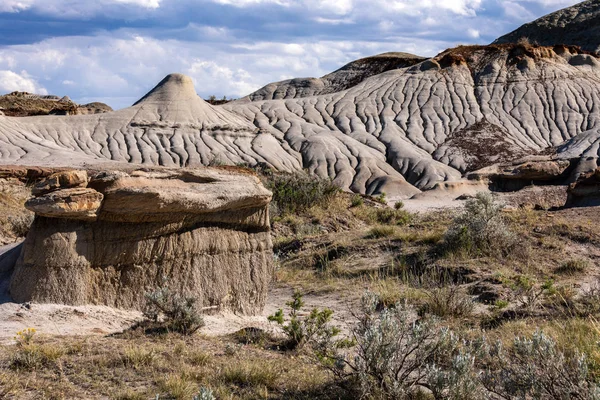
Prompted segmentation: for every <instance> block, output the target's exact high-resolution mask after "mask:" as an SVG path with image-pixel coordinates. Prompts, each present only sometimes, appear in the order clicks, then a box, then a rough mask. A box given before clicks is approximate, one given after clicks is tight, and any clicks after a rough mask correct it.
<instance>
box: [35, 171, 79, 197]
mask: <svg viewBox="0 0 600 400" xmlns="http://www.w3.org/2000/svg"><path fill="white" fill-rule="evenodd" d="M87 181H88V175H87V172H86V171H81V170H80V171H60V172H55V173H53V174H52V175H50V176H48V177H47V178H45V179H43V180H41V181H40V182H38V183H36V184H35V185H34V186H33V188H32V190H31V193H32V194H33V195H34V196H39V195H41V194H46V193H50V192H52V191H55V190H58V189H70V188H77V187H86V186H87Z"/></svg>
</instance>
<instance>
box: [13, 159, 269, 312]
mask: <svg viewBox="0 0 600 400" xmlns="http://www.w3.org/2000/svg"><path fill="white" fill-rule="evenodd" d="M90 175H91V177H90V182H89V185H88V187H86V188H71V189H59V190H56V191H53V192H50V193H47V194H43V195H41V196H39V197H36V198H34V199H32V200H30V201H29V202H28V203H27V207H28V208H29V209H31V210H33V211H35V212H36V219H35V221H34V223H33V226H32V228H31V231H30V233H29V235H28V236H27V239H26V240H25V242H24V245H23V250H22V253H21V256H20V258H19V260H18V261H17V265H16V267H15V271H14V273H13V276H12V280H11V285H10V294H11V296H12V297H13V299H14V300H16V301H19V302H23V301H37V302H44V303H63V304H70V305H82V304H103V305H109V306H114V307H120V308H134V309H135V308H137V309H139V308H140V307H141V306H142V304H143V302H144V294H145V293H146V292H149V291H152V290H155V289H156V288H158V287H160V286H161V285H163V279H165V280H166V282H167V284H168V285H169V286H170V287H171V288H172V289H173V290H176V291H179V292H181V293H182V294H184V295H187V296H194V297H196V298H197V299H199V301H200V304H203V305H204V306H205V307H217V308H219V309H224V310H231V311H234V312H237V313H241V314H253V313H257V312H259V311H260V310H261V309H262V307H263V305H264V303H265V299H266V294H267V287H268V284H269V282H270V280H271V275H272V269H273V264H272V259H273V255H272V243H271V238H270V233H269V229H270V228H269V217H268V204H269V201H270V199H271V193H270V192H269V191H268V190H266V189H265V188H264V187H263V186H262V184H261V183H260V181H259V180H258V178H257V177H256V176H254V175H252V174H248V173H242V172H239V171H236V170H227V169H202V170H188V169H184V170H167V169H160V170H158V169H145V170H130V171H108V172H97V173H90ZM68 199H71V200H73V201H71V202H69V201H68ZM88 199H92V200H94V201H88ZM96 200H99V201H96ZM98 203H99V204H98ZM92 211H93V213H94V219H91V218H90V219H84V218H81V217H82V215H84V214H85V212H89V213H90V214H91V213H92Z"/></svg>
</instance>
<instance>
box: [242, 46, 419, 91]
mask: <svg viewBox="0 0 600 400" xmlns="http://www.w3.org/2000/svg"><path fill="white" fill-rule="evenodd" d="M425 60H426V58H425V57H419V56H416V55H414V54H408V53H383V54H378V55H376V56H372V57H366V58H361V59H360V60H356V61H352V62H351V63H348V64H346V65H344V66H343V67H342V68H340V69H338V70H337V71H334V72H332V73H330V74H327V75H325V76H323V77H321V78H296V79H288V80H285V81H281V82H275V83H270V84H268V85H267V86H265V87H263V88H261V89H259V90H257V91H256V92H254V93H252V94H250V95H248V96H247V97H246V98H245V99H242V100H241V101H244V100H248V101H259V100H276V99H294V98H300V97H310V96H318V95H322V94H331V93H336V92H341V91H342V90H346V89H349V88H351V87H353V86H356V85H358V84H359V83H361V82H362V81H364V80H365V79H367V78H369V77H371V76H373V75H379V74H381V73H383V72H386V71H390V70H393V69H401V68H406V67H410V66H413V65H415V64H418V63H420V62H422V61H425Z"/></svg>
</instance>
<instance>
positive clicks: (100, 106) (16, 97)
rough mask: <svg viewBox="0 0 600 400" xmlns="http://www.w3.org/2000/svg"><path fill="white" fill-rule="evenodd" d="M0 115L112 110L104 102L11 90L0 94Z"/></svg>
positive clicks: (82, 113)
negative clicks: (82, 101) (82, 100)
mask: <svg viewBox="0 0 600 400" xmlns="http://www.w3.org/2000/svg"><path fill="white" fill-rule="evenodd" d="M0 110H3V112H0V115H8V116H11V117H27V116H34V115H85V114H100V113H105V112H110V111H112V108H110V107H109V106H108V105H106V104H104V103H98V102H94V103H89V104H83V105H79V104H76V103H74V102H73V101H72V100H71V99H70V98H69V97H68V96H64V97H62V98H60V97H58V96H52V95H37V94H33V93H27V92H12V93H9V94H6V95H3V96H0Z"/></svg>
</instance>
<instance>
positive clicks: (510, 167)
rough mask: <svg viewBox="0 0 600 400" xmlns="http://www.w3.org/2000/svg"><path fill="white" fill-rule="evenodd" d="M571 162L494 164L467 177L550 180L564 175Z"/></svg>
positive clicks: (539, 160)
mask: <svg viewBox="0 0 600 400" xmlns="http://www.w3.org/2000/svg"><path fill="white" fill-rule="evenodd" d="M570 165H571V163H570V162H569V161H567V160H554V159H544V158H541V159H532V160H523V161H520V160H517V161H516V162H513V163H506V164H496V165H492V166H489V167H486V168H482V169H480V170H478V171H474V172H472V173H470V174H468V178H469V179H478V180H483V179H488V180H492V181H499V180H520V181H531V182H533V181H552V180H556V179H559V178H561V177H563V178H564V177H565V176H566V173H567V170H568V169H569V167H570Z"/></svg>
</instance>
